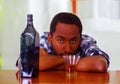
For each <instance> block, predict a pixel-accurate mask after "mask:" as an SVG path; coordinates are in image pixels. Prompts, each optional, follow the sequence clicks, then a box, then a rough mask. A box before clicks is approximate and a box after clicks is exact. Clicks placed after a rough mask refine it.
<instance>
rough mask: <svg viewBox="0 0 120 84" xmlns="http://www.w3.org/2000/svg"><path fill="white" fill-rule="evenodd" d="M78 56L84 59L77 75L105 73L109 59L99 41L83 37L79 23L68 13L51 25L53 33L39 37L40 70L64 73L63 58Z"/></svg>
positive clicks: (56, 18)
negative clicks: (65, 56) (86, 72)
mask: <svg viewBox="0 0 120 84" xmlns="http://www.w3.org/2000/svg"><path fill="white" fill-rule="evenodd" d="M66 54H72V55H73V54H77V55H79V56H80V57H81V59H80V60H79V64H78V66H77V69H78V71H88V72H106V71H107V68H108V66H109V56H108V55H107V54H106V53H105V52H103V51H102V50H100V49H99V48H98V46H97V45H96V41H95V40H94V39H93V38H92V37H90V36H88V35H83V34H82V24H81V21H80V19H79V18H78V17H77V16H76V15H74V14H72V13H67V12H61V13H58V14H56V15H55V16H54V18H53V20H52V22H51V24H50V32H45V33H44V34H43V35H41V37H40V61H39V62H40V64H39V70H50V69H53V70H64V69H65V64H64V59H63V57H62V56H63V55H66Z"/></svg>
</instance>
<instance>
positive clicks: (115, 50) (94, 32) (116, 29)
mask: <svg viewBox="0 0 120 84" xmlns="http://www.w3.org/2000/svg"><path fill="white" fill-rule="evenodd" d="M33 1H34V2H33ZM78 1H79V2H78V4H77V15H78V16H79V17H80V18H81V21H82V23H83V28H84V30H83V33H86V34H89V35H91V36H93V37H94V38H95V39H96V40H97V42H98V45H99V47H100V48H101V49H103V50H104V51H105V52H107V53H108V54H109V56H110V59H111V60H110V61H111V64H110V67H109V69H120V63H119V55H120V52H119V50H120V47H119V43H120V39H118V38H119V36H120V19H119V18H110V16H109V17H105V16H104V17H101V16H100V17H99V14H100V12H99V10H98V9H99V8H100V7H99V1H104V0H78ZM107 1H108V0H107ZM53 4H54V5H53ZM2 9H3V20H2V33H1V34H0V35H1V40H0V49H1V50H0V52H1V54H2V69H17V68H16V67H15V63H16V60H17V58H18V57H19V49H20V34H21V32H22V31H23V29H24V28H25V26H26V14H28V13H33V14H34V26H35V28H36V29H37V31H38V32H39V33H40V34H41V33H43V31H49V24H50V21H51V18H52V17H53V16H54V15H55V14H56V13H57V12H59V11H69V12H71V2H70V0H59V1H58V0H57V1H56V0H47V1H46V0H3V5H2Z"/></svg>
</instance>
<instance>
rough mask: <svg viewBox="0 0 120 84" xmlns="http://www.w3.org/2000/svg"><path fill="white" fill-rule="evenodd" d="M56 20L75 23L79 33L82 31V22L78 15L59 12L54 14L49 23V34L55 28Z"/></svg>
mask: <svg viewBox="0 0 120 84" xmlns="http://www.w3.org/2000/svg"><path fill="white" fill-rule="evenodd" d="M58 22H61V23H65V24H75V25H77V26H78V28H79V32H80V34H81V33H82V24H81V21H80V19H79V17H78V16H76V15H74V14H72V13H68V12H61V13H58V14H56V15H55V16H54V17H53V19H52V21H51V24H50V34H51V35H52V34H53V33H54V32H55V30H56V25H57V23H58Z"/></svg>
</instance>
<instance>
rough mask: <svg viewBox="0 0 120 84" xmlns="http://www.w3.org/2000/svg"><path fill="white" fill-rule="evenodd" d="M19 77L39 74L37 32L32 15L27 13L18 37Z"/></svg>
mask: <svg viewBox="0 0 120 84" xmlns="http://www.w3.org/2000/svg"><path fill="white" fill-rule="evenodd" d="M20 59H21V77H36V76H38V75H39V33H38V32H37V31H36V30H35V28H34V25H33V15H32V14H28V15H27V26H26V28H25V30H24V31H23V32H22V34H21V37H20Z"/></svg>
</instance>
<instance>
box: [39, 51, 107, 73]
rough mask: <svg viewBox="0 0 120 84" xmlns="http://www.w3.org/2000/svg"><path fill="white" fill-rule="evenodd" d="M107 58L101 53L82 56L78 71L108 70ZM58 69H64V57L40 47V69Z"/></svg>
mask: <svg viewBox="0 0 120 84" xmlns="http://www.w3.org/2000/svg"><path fill="white" fill-rule="evenodd" d="M107 68H108V65H107V60H106V59H105V58H104V57H103V56H101V55H95V56H88V57H84V58H81V59H80V60H79V64H78V71H87V72H106V71H107ZM48 69H57V70H64V69H65V65H64V59H63V57H61V56H52V55H49V54H48V53H47V52H46V51H45V50H44V49H40V66H39V70H48Z"/></svg>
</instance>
